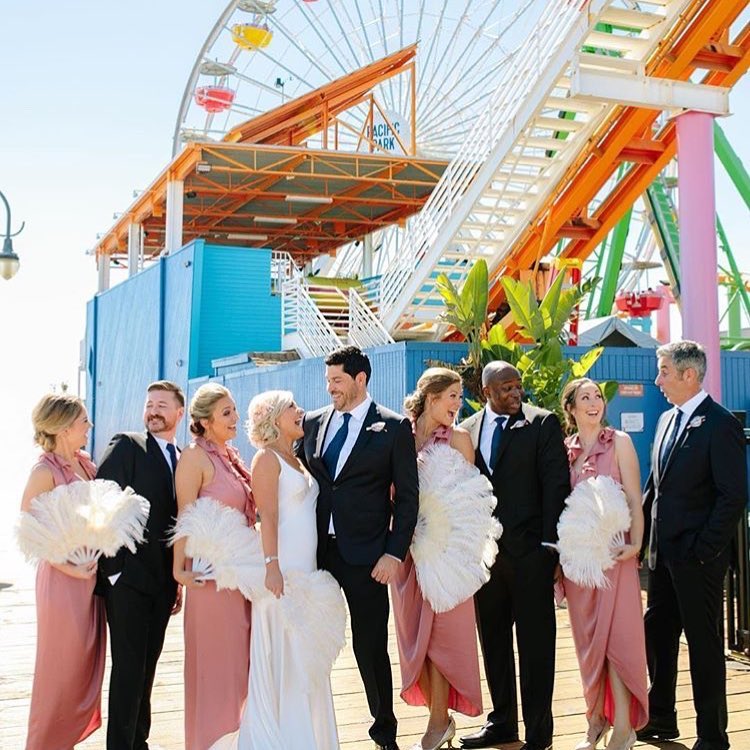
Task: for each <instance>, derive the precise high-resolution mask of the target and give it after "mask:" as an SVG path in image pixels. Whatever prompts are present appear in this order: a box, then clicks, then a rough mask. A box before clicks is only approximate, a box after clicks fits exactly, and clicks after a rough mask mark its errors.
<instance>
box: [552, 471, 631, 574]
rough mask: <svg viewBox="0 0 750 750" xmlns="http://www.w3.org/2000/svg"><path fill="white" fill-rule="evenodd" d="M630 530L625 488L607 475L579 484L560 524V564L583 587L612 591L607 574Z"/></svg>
mask: <svg viewBox="0 0 750 750" xmlns="http://www.w3.org/2000/svg"><path fill="white" fill-rule="evenodd" d="M629 529H630V508H629V507H628V501H627V499H626V497H625V493H624V492H623V489H622V486H621V485H620V484H618V483H617V482H616V481H615V480H614V479H612V478H611V477H607V476H599V477H591V478H589V479H586V480H585V481H583V482H579V483H578V484H577V485H576V486H575V488H574V489H573V492H571V494H570V496H569V497H568V499H567V500H566V501H565V509H564V510H563V512H562V514H561V516H560V520H559V521H558V524H557V534H558V537H559V541H558V543H557V549H558V550H559V552H560V564H561V565H562V569H563V572H564V573H565V576H566V577H567V578H569V579H570V580H571V581H573V582H574V583H577V584H578V585H579V586H585V587H587V588H608V587H609V585H610V584H609V580H608V579H607V576H606V575H605V572H606V571H607V570H609V569H610V568H612V567H613V566H614V564H615V559H614V558H615V555H614V552H615V550H616V549H617V548H618V547H619V546H621V545H622V544H623V543H624V541H625V532H626V531H628V530H629Z"/></svg>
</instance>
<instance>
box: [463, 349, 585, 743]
mask: <svg viewBox="0 0 750 750" xmlns="http://www.w3.org/2000/svg"><path fill="white" fill-rule="evenodd" d="M482 391H483V393H484V396H485V398H486V399H487V405H486V406H485V408H484V409H483V410H482V411H480V412H478V413H477V414H475V415H473V416H472V417H470V418H469V419H467V420H466V421H465V422H464V423H463V424H462V425H461V426H462V427H463V428H465V429H466V430H468V431H469V433H470V434H471V437H472V442H473V443H474V448H475V450H476V465H477V467H478V468H479V470H480V471H481V472H482V474H484V475H485V476H487V477H489V479H490V480H491V482H492V486H493V487H494V490H495V496H496V497H497V499H498V504H497V508H496V510H495V514H496V515H497V517H498V518H499V520H500V523H502V525H503V535H502V537H501V538H500V542H499V554H498V556H497V559H496V561H495V564H494V565H493V567H492V571H491V576H490V580H489V581H488V582H487V583H486V584H485V585H484V586H483V587H482V588H481V589H480V590H479V591H478V592H477V593H476V595H475V597H474V602H475V604H476V610H477V628H478V630H479V639H480V641H481V644H482V655H483V657H484V669H485V674H486V675H487V683H488V686H489V690H490V696H491V699H492V711H491V712H490V714H489V715H488V717H487V723H486V724H485V725H484V726H483V727H482V728H481V729H480V730H479V731H478V732H475V733H474V734H470V735H466V736H464V737H462V738H461V743H462V747H465V748H480V747H494V746H495V745H498V744H501V743H505V742H515V741H516V740H517V739H518V699H517V697H516V671H515V662H514V657H513V625H514V623H515V626H516V640H517V643H518V658H519V663H520V671H521V707H522V712H523V721H524V725H525V728H526V738H525V739H526V742H525V744H524V745H523V748H522V750H547V749H548V748H550V747H551V746H552V689H553V686H554V679H555V632H556V626H555V604H554V597H553V583H554V577H555V575H556V570H557V555H556V553H555V552H554V551H553V550H551V549H550V548H549V547H546V546H544V545H545V544H554V543H556V542H557V521H558V518H559V517H560V513H561V512H562V509H563V507H564V505H565V498H566V497H567V496H568V495H569V494H570V471H569V468H568V460H567V456H566V452H565V447H564V444H563V436H562V430H561V428H560V422H559V420H558V419H557V417H556V416H555V415H554V414H552V413H551V412H548V411H545V410H544V409H538V408H536V407H534V406H530V405H529V404H524V403H522V402H521V398H522V396H523V388H522V386H521V375H520V373H519V372H518V370H517V369H516V368H515V367H513V366H512V365H510V364H508V363H507V362H492V363H490V364H489V365H487V366H486V367H485V368H484V371H483V372H482Z"/></svg>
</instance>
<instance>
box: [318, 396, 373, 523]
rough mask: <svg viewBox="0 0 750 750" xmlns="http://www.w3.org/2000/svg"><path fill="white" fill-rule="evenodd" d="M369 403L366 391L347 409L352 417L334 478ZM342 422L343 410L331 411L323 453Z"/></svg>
mask: <svg viewBox="0 0 750 750" xmlns="http://www.w3.org/2000/svg"><path fill="white" fill-rule="evenodd" d="M371 403H372V396H370V394H369V393H368V394H367V397H366V398H365V400H364V401H363V402H362V403H361V404H359V405H358V406H355V407H354V408H353V409H352V410H351V411H349V414H351V415H352V418H351V419H350V420H349V431H348V432H347V435H346V441H345V442H344V445H343V446H342V448H341V453H339V460H338V462H337V463H336V474H335V476H334V479H335V478H336V477H337V476H338V475H339V472H340V471H341V469H343V468H344V464H346V460H347V459H348V458H349V456H350V455H351V452H352V448H354V443H356V442H357V438H358V437H359V433H360V432H361V431H362V425H364V423H365V418H366V417H367V412H368V411H370V404H371ZM342 424H344V412H342V411H335V412H334V413H333V416H332V417H331V420H330V422H329V423H328V430H327V432H326V437H325V440H324V442H323V453H325V452H326V449H327V448H328V446H329V445H330V444H331V441H332V440H333V437H334V435H335V434H336V433H337V432H338V431H339V428H340V427H341V425H342ZM321 455H322V454H321ZM328 533H329V534H335V533H336V532H335V531H334V528H333V513H332V514H331V520H330V521H329V523H328Z"/></svg>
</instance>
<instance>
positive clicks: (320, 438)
mask: <svg viewBox="0 0 750 750" xmlns="http://www.w3.org/2000/svg"><path fill="white" fill-rule="evenodd" d="M332 417H333V407H332V406H329V407H328V409H327V410H326V411H325V412H324V413H323V414H321V415H320V418H319V419H318V434H317V435H316V436H315V453H313V456H312V457H313V458H314V459H315V460H317V461H321V463H322V456H323V443H324V442H325V438H326V432H328V425H329V424H330V422H331V418H332Z"/></svg>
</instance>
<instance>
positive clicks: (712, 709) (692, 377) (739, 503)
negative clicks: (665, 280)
mask: <svg viewBox="0 0 750 750" xmlns="http://www.w3.org/2000/svg"><path fill="white" fill-rule="evenodd" d="M656 356H657V358H658V367H659V374H658V376H657V378H656V385H658V386H659V388H661V391H662V393H663V394H664V395H665V396H666V397H667V400H668V401H669V402H670V403H672V404H673V405H674V407H675V408H673V409H670V410H668V411H666V412H664V414H662V415H661V417H660V419H659V423H658V425H657V427H656V438H655V440H654V445H653V450H652V454H651V475H650V476H649V478H648V480H647V482H646V490H645V495H644V516H645V518H646V533H645V535H644V539H647V540H648V544H649V551H648V567H649V575H648V604H647V608H646V615H645V626H646V654H647V659H648V671H649V675H650V677H651V689H650V690H649V714H650V719H649V723H648V725H647V726H646V727H644V728H643V729H641V730H640V731H639V732H638V739H641V740H647V741H648V740H657V741H658V740H662V741H663V740H670V739H674V738H676V737H677V736H679V730H678V728H677V713H676V711H675V686H676V684H677V655H678V651H679V638H680V633H681V632H682V631H683V630H684V631H685V636H686V638H687V643H688V653H689V655H690V677H691V679H692V683H693V703H694V704H695V711H696V723H697V735H698V740H697V742H696V743H695V744H694V745H693V750H727V748H729V739H728V737H727V731H726V730H727V698H726V667H725V664H724V639H723V629H722V609H723V593H724V576H725V575H726V572H727V567H728V565H729V544H730V541H731V539H732V537H733V536H734V534H735V532H736V530H737V523H738V521H739V520H740V518H741V517H742V514H743V512H744V509H745V507H746V505H747V464H746V463H745V461H746V459H745V445H744V442H745V440H744V435H743V432H742V427H741V426H740V423H739V422H738V421H737V420H736V419H735V418H734V416H732V414H731V413H730V412H728V411H727V410H726V409H725V408H724V407H722V406H720V405H719V404H717V403H716V402H715V401H714V400H713V399H712V398H711V397H710V396H709V395H708V394H707V393H706V392H705V391H704V390H703V388H702V383H703V377H704V375H705V373H706V354H705V352H704V350H703V348H702V347H701V346H700V344H696V343H695V342H694V341H680V342H677V343H674V344H668V345H667V346H662V347H661V348H659V349H657V351H656ZM716 366H717V367H718V366H719V363H718V362H717V363H716Z"/></svg>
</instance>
